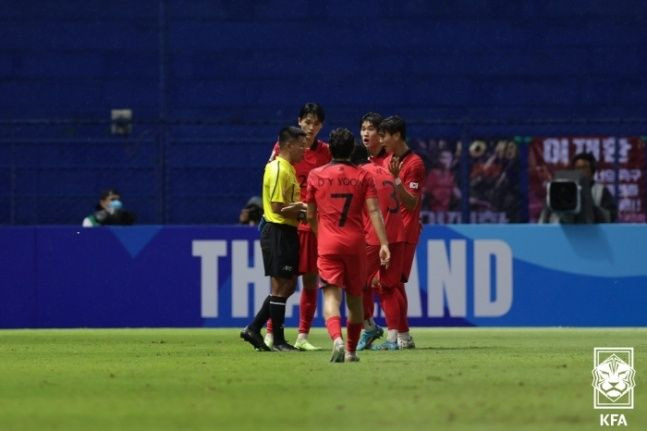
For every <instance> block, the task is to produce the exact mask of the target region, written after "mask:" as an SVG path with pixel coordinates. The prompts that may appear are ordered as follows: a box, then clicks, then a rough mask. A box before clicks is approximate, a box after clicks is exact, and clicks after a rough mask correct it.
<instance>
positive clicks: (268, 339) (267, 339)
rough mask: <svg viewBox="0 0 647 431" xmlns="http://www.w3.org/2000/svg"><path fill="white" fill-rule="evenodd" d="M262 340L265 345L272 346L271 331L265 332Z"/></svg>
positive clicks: (272, 337)
mask: <svg viewBox="0 0 647 431" xmlns="http://www.w3.org/2000/svg"><path fill="white" fill-rule="evenodd" d="M263 342H264V343H265V345H266V346H267V347H269V348H270V349H271V348H272V347H273V346H274V335H273V334H272V333H271V332H268V333H267V334H265V338H264V339H263Z"/></svg>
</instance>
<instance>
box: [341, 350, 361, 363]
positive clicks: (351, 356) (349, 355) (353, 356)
mask: <svg viewBox="0 0 647 431" xmlns="http://www.w3.org/2000/svg"><path fill="white" fill-rule="evenodd" d="M344 362H359V358H358V357H357V353H355V352H346V354H345V355H344Z"/></svg>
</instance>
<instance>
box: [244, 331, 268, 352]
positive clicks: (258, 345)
mask: <svg viewBox="0 0 647 431" xmlns="http://www.w3.org/2000/svg"><path fill="white" fill-rule="evenodd" d="M240 338H242V339H243V340H245V341H247V342H248V343H249V344H251V345H252V346H254V348H255V349H256V350H260V351H265V352H270V351H271V350H272V349H270V348H269V347H267V345H265V342H264V341H263V337H262V336H261V333H260V332H256V331H253V330H252V329H250V328H249V327H245V328H243V330H242V331H240Z"/></svg>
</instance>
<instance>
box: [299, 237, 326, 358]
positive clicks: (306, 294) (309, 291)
mask: <svg viewBox="0 0 647 431" xmlns="http://www.w3.org/2000/svg"><path fill="white" fill-rule="evenodd" d="M298 233H299V273H300V274H303V276H302V277H301V283H302V285H301V298H300V299H299V334H298V335H297V341H296V342H295V343H294V346H295V347H296V348H298V349H301V350H308V351H311V350H321V349H320V348H319V347H315V346H313V345H312V344H311V343H310V342H309V341H308V334H309V333H310V327H311V326H312V320H313V319H314V316H315V311H317V295H318V289H317V288H318V282H319V275H318V272H317V237H316V236H315V234H314V233H313V232H312V231H309V230H308V231H299V232H298Z"/></svg>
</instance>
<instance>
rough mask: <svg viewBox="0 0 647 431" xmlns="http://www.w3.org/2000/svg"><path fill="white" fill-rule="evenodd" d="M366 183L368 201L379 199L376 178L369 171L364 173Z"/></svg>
mask: <svg viewBox="0 0 647 431" xmlns="http://www.w3.org/2000/svg"><path fill="white" fill-rule="evenodd" d="M364 173H365V176H364V178H365V181H366V199H368V198H377V189H376V188H375V177H374V176H373V174H372V173H371V172H369V171H364Z"/></svg>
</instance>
